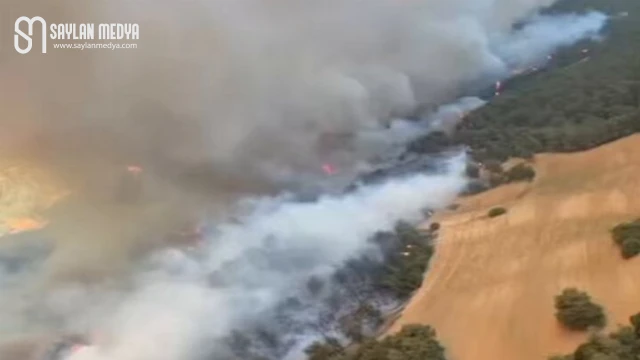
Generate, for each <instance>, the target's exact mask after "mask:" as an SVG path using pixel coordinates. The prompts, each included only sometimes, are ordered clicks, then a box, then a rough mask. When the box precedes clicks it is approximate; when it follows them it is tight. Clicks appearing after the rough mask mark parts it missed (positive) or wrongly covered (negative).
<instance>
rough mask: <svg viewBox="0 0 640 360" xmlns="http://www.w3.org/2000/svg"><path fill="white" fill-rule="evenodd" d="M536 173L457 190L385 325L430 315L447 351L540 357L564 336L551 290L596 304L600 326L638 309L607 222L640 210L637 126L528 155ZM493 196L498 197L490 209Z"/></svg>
mask: <svg viewBox="0 0 640 360" xmlns="http://www.w3.org/2000/svg"><path fill="white" fill-rule="evenodd" d="M534 165H535V167H536V171H537V178H536V180H535V181H534V182H533V183H531V184H511V185H506V186H502V187H499V188H497V189H493V190H491V191H488V192H485V193H482V194H479V195H476V196H472V197H468V198H463V199H461V200H460V202H459V204H460V207H459V208H458V209H457V210H456V211H453V212H450V213H443V214H439V215H438V216H437V218H436V221H439V222H440V223H441V225H442V228H441V230H440V237H439V243H438V245H437V251H436V255H435V257H434V259H433V261H432V264H431V269H430V270H429V272H428V274H427V276H426V278H425V281H424V284H423V286H422V288H421V289H420V290H419V291H418V292H417V293H416V295H415V297H414V298H413V299H412V300H411V301H410V303H409V304H408V305H407V307H406V309H405V310H404V312H403V314H402V316H401V317H400V318H399V319H398V321H397V322H396V323H395V324H394V325H393V327H392V328H391V331H397V330H398V329H399V328H400V327H401V326H402V325H405V324H410V323H422V324H430V325H433V326H434V327H435V328H436V330H437V331H438V334H439V337H440V339H441V340H442V342H443V343H444V345H445V346H446V347H447V348H448V351H449V353H450V358H452V359H455V360H501V359H505V360H506V359H518V360H534V359H536V360H540V359H546V357H547V356H548V355H552V354H557V353H565V352H568V351H570V350H572V349H574V348H575V346H576V345H577V344H578V343H579V342H580V341H581V340H583V339H584V337H585V336H586V335H585V334H581V333H571V332H568V331H565V330H563V329H562V328H561V327H560V326H559V325H558V323H557V322H556V320H555V318H554V307H553V297H554V295H556V294H558V293H559V292H560V291H561V290H562V289H563V288H565V287H570V286H572V287H573V286H574V287H579V288H582V289H584V290H586V291H588V292H589V293H590V294H591V295H592V297H593V298H594V300H595V301H596V302H598V303H600V304H602V305H604V306H605V308H606V310H607V315H608V319H609V323H610V325H609V326H610V327H615V326H616V325H617V324H621V323H627V319H628V316H629V315H631V314H633V313H636V312H638V311H640V276H638V274H640V258H639V259H632V260H628V261H625V260H623V259H622V258H621V256H620V252H619V249H618V248H617V247H615V245H614V244H613V241H612V240H611V237H610V235H609V230H610V229H611V228H612V227H613V226H614V225H616V224H618V223H620V222H623V221H627V220H632V219H635V218H637V217H640V136H637V135H636V136H632V137H628V138H625V139H622V140H619V141H617V142H614V143H611V144H608V145H605V146H602V147H600V148H596V149H593V150H589V151H585V152H581V153H574V154H542V155H538V156H536V158H535V164H534ZM494 206H503V207H505V208H507V209H508V213H507V214H506V215H503V216H500V217H496V218H493V219H490V218H488V217H487V215H486V214H487V212H488V210H489V209H491V208H492V207H494Z"/></svg>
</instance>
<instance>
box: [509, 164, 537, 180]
mask: <svg viewBox="0 0 640 360" xmlns="http://www.w3.org/2000/svg"><path fill="white" fill-rule="evenodd" d="M506 176H507V181H508V182H516V181H532V180H533V179H534V178H535V177H536V171H535V170H533V168H532V167H531V166H529V165H527V164H525V163H520V164H518V165H516V166H514V167H512V168H511V169H509V171H507V173H506Z"/></svg>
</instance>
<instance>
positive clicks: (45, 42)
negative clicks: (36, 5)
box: [13, 16, 47, 55]
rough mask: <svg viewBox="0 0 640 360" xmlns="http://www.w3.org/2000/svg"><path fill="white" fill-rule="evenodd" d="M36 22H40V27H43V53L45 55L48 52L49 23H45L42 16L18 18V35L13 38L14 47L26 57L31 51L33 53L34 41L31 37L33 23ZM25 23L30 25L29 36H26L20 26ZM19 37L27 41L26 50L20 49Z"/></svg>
mask: <svg viewBox="0 0 640 360" xmlns="http://www.w3.org/2000/svg"><path fill="white" fill-rule="evenodd" d="M36 21H37V22H40V25H42V53H43V54H45V53H46V52H47V22H46V21H44V19H43V18H42V17H40V16H36V17H33V18H28V17H26V16H21V17H19V18H18V20H16V24H15V31H16V34H15V35H14V36H13V46H14V47H15V48H16V51H17V52H19V53H20V54H23V55H24V54H26V53H28V52H29V51H31V47H32V45H33V44H32V39H31V36H32V35H33V23H35V22H36ZM23 22H26V23H27V24H29V35H27V34H25V33H24V32H23V31H22V30H20V24H22V23H23ZM18 36H20V37H22V38H23V39H25V40H27V47H26V48H25V49H22V48H20V45H19V43H18V41H19V38H18Z"/></svg>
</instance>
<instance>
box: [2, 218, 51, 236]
mask: <svg viewBox="0 0 640 360" xmlns="http://www.w3.org/2000/svg"><path fill="white" fill-rule="evenodd" d="M6 224H7V227H8V228H9V233H10V234H16V233H19V232H23V231H30V230H38V229H42V228H43V227H45V226H46V225H47V223H46V222H45V221H42V220H36V219H33V218H15V219H7V220H6Z"/></svg>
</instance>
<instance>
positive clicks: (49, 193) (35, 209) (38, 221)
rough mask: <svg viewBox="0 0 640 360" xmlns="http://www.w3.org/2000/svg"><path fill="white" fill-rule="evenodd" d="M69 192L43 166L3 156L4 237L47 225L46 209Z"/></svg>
mask: <svg viewBox="0 0 640 360" xmlns="http://www.w3.org/2000/svg"><path fill="white" fill-rule="evenodd" d="M65 195H66V193H65V191H63V190H62V186H61V184H59V183H58V181H57V180H56V179H55V178H54V177H53V176H52V174H50V173H48V172H47V171H46V170H45V169H43V168H42V167H39V166H35V165H34V164H30V163H28V162H25V161H20V160H16V159H4V158H0V237H1V236H2V235H6V234H11V233H16V232H20V231H26V230H35V229H39V228H41V227H43V226H44V225H46V222H47V221H46V219H44V218H43V217H42V213H43V211H45V210H46V209H48V208H49V207H50V206H51V205H53V204H54V203H55V202H56V201H58V200H59V199H60V198H62V197H64V196H65Z"/></svg>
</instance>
